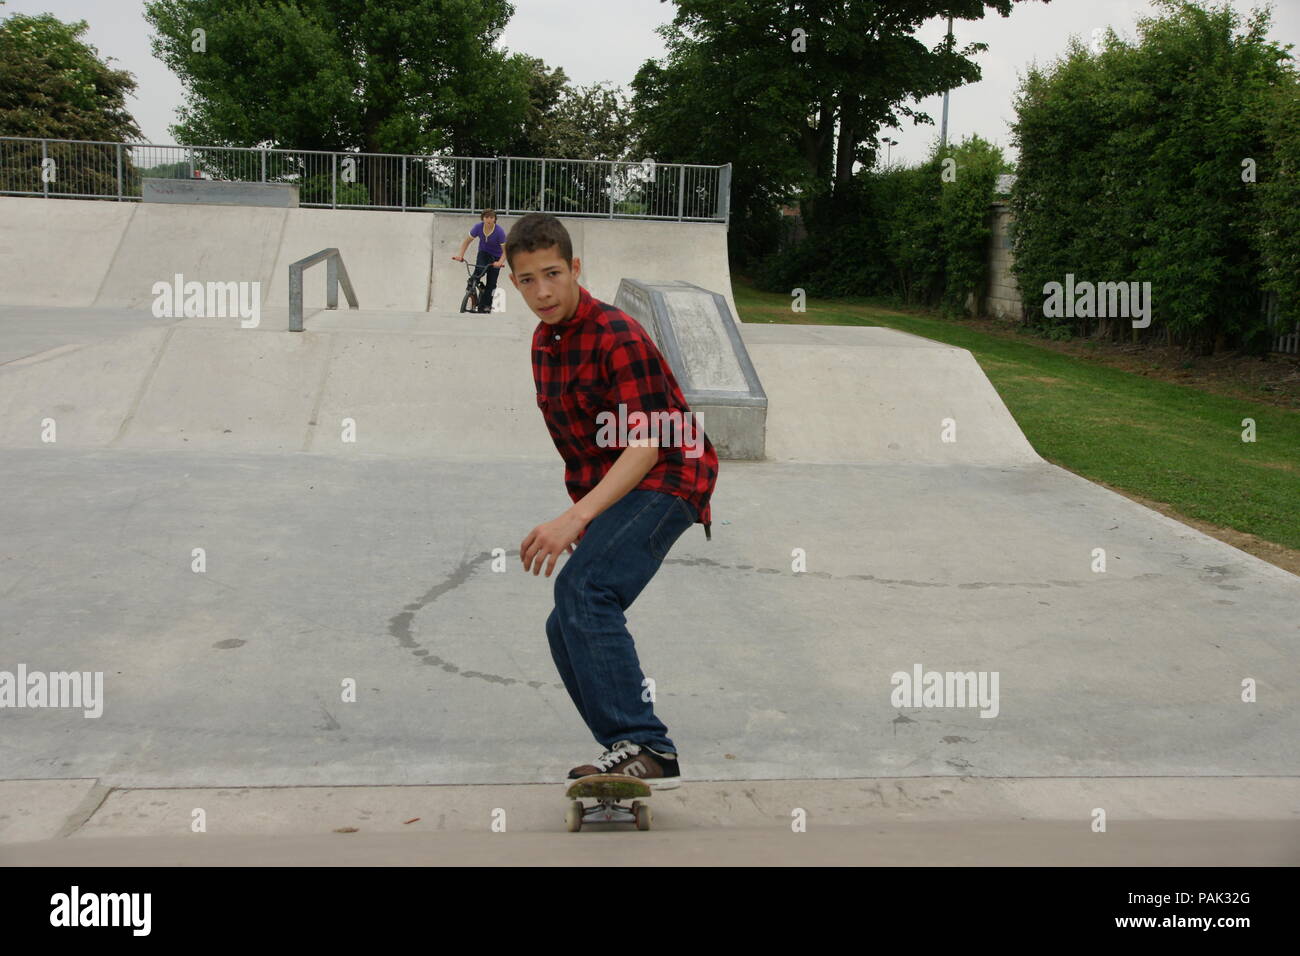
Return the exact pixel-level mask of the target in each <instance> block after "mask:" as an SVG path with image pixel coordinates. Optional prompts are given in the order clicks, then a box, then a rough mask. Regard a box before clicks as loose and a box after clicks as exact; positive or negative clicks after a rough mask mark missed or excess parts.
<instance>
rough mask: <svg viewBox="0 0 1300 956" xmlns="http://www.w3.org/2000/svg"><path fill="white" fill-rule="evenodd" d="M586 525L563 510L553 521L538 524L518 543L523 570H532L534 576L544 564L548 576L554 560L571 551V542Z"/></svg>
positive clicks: (553, 565) (552, 568)
mask: <svg viewBox="0 0 1300 956" xmlns="http://www.w3.org/2000/svg"><path fill="white" fill-rule="evenodd" d="M586 526H587V523H586V522H585V521H583V520H582V519H581V518H579V517H578V516H577V515H574V514H570V513H569V512H565V513H564V514H562V515H560V516H559V517H558V518H556V519H555V520H554V521H548V522H546V524H539V525H538V526H537V527H536V528H534V529H533V530H532V531H530V532H528V537H526V538H524V540H523V543H522V544H520V545H519V559H520V560H521V561H523V563H524V572H525V573H527V572H528V571H532V572H533V576H534V577H536V575H537V573H538V572H539V571H541V570H542V565H543V564H545V565H546V576H547V577H548V578H549V577H550V576H551V572H552V571H553V570H555V562H556V561H558V560H559V559H560V555H561V554H563V553H564V552H566V551H567V552H572V551H573V543H574V542H575V541H577V540H578V538H579V537H580V536H581V535H582V530H583V528H585V527H586ZM548 558H549V559H550V560H549V561H548V560H547V559H548Z"/></svg>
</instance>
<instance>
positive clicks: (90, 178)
mask: <svg viewBox="0 0 1300 956" xmlns="http://www.w3.org/2000/svg"><path fill="white" fill-rule="evenodd" d="M146 176H149V177H159V178H183V179H215V180H224V181H230V182H250V183H289V184H293V185H296V186H298V191H299V205H302V206H312V207H317V208H329V209H384V210H400V211H406V212H419V211H424V212H464V213H471V212H478V211H480V210H482V209H485V208H492V209H495V210H497V211H498V214H500V215H503V216H510V215H515V214H518V213H525V212H549V213H554V214H556V215H561V216H566V215H567V216H587V217H595V216H598V217H601V218H608V219H668V220H676V221H679V222H723V223H726V222H729V221H730V219H731V209H730V192H731V164H730V163H728V164H727V165H725V166H700V165H692V164H683V163H655V162H654V161H653V160H652V159H645V160H642V161H641V162H621V161H613V160H590V159H534V158H528V157H519V156H503V157H495V158H480V157H469V156H416V155H402V154H395V153H356V152H344V151H340V152H325V151H321V150H302V149H297V150H292V149H262V148H256V147H254V148H246V147H235V146H158V145H153V144H147V143H110V142H97V141H91V140H61V139H35V138H26V137H14V136H0V194H2V195H9V196H45V197H48V198H56V197H62V198H66V199H113V200H118V201H123V200H138V199H140V196H141V180H142V179H143V178H144V177H146Z"/></svg>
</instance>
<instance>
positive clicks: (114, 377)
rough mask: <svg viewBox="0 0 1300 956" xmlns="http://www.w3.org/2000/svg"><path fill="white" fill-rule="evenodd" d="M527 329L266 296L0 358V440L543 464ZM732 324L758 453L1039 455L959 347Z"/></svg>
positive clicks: (546, 455)
mask: <svg viewBox="0 0 1300 956" xmlns="http://www.w3.org/2000/svg"><path fill="white" fill-rule="evenodd" d="M169 208H170V207H169ZM95 311H96V310H87V315H89V316H91V317H93V315H94V314H95ZM536 324H537V323H536V319H535V318H534V317H533V316H532V314H531V313H529V314H527V315H521V314H519V313H518V312H508V313H506V314H504V315H503V314H495V315H492V316H490V317H487V316H467V315H460V314H457V313H449V314H430V313H422V312H408V313H402V312H370V311H365V310H361V311H350V310H340V311H337V312H324V311H318V312H316V313H311V314H309V315H308V318H307V321H306V331H304V332H301V333H292V332H288V331H284V329H285V328H286V326H287V315H286V313H285V311H284V310H282V309H274V308H272V309H268V310H267V311H266V312H265V313H264V314H263V316H262V324H261V326H259V327H258V328H255V329H241V328H239V327H238V320H237V319H201V318H194V319H183V320H179V321H174V322H172V323H170V324H167V325H154V326H151V327H147V328H141V329H138V330H136V331H133V332H130V333H128V334H123V335H118V336H116V337H113V338H109V339H107V340H103V341H98V342H93V343H91V344H87V345H85V346H82V347H80V348H69V347H68V346H61V348H62V349H64V350H63V351H60V350H59V349H54V350H51V353H50V354H49V355H48V356H44V357H42V356H39V355H38V356H36V357H34V358H31V359H25V360H21V361H19V362H15V363H12V364H10V365H7V366H0V446H3V447H36V446H39V445H40V444H42V442H41V423H42V422H44V421H45V420H46V419H47V418H49V419H53V420H54V421H55V422H56V426H57V430H58V431H57V434H58V442H59V445H60V446H62V447H71V448H107V447H114V448H139V449H172V450H182V449H203V448H206V449H214V450H244V451H265V452H292V451H312V452H318V453H322V454H331V455H342V456H346V457H351V456H357V455H361V456H365V455H372V454H377V455H399V456H403V457H452V458H460V457H489V458H493V459H533V460H537V459H540V460H546V461H550V460H553V459H555V457H556V455H555V449H554V447H553V446H552V445H551V443H550V440H549V438H548V436H547V435H546V433H545V431H544V430H542V429H539V428H538V427H537V425H538V422H539V420H540V413H539V412H538V410H537V406H536V397H535V395H534V393H533V382H532V371H531V367H530V364H529V348H530V337H531V334H532V330H533V329H534V328H535V326H536ZM740 330H741V334H742V336H743V338H744V341H745V345H746V347H747V349H748V351H749V354H750V357H751V359H752V361H753V365H754V368H755V369H756V371H757V373H758V376H759V378H760V380H761V381H762V383H763V388H764V389H765V391H766V393H767V399H768V403H769V408H768V420H767V457H768V459H769V460H776V461H789V462H796V461H803V462H828V463H830V462H862V463H916V464H986V465H999V464H1024V463H1028V462H1037V461H1039V460H1040V459H1039V458H1038V456H1037V455H1036V454H1035V453H1034V451H1033V449H1032V448H1031V447H1030V446H1029V443H1028V442H1027V441H1026V440H1025V438H1024V436H1023V434H1022V433H1021V432H1020V429H1019V427H1018V426H1017V425H1016V423H1015V420H1014V419H1013V418H1012V417H1011V415H1010V413H1009V412H1008V411H1007V409H1006V406H1005V405H1003V404H1002V401H1001V399H1000V398H999V397H998V394H997V392H996V391H994V389H993V387H992V385H990V384H989V381H988V379H987V378H986V377H985V375H984V373H983V371H981V369H980V368H979V365H978V364H977V363H976V362H975V360H974V359H973V358H972V357H971V355H970V353H969V352H967V351H966V350H964V349H954V348H949V347H947V346H943V345H938V344H936V343H933V342H929V341H928V340H925V339H921V338H918V337H916V336H911V335H907V334H904V333H901V332H895V331H892V330H889V329H876V328H870V329H858V328H820V327H814V326H755V325H741V326H740ZM708 421H709V420H708V418H707V417H706V418H705V420H704V424H705V430H706V432H707V430H708ZM348 422H351V424H352V425H353V426H354V428H355V440H347V436H346V433H345V428H346V427H347V426H348ZM945 428H947V429H948V430H949V431H950V432H951V434H952V435H954V436H955V438H956V440H955V441H952V442H945V441H944V440H943V438H944V433H945Z"/></svg>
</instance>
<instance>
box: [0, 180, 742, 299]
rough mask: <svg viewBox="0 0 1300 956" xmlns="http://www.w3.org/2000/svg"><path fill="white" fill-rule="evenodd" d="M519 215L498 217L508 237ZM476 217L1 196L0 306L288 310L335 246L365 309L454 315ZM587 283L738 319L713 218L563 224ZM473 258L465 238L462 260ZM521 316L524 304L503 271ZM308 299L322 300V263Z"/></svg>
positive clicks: (722, 229)
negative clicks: (643, 285)
mask: <svg viewBox="0 0 1300 956" xmlns="http://www.w3.org/2000/svg"><path fill="white" fill-rule="evenodd" d="M518 218H519V217H518V216H510V217H503V218H501V220H500V221H501V224H502V225H503V226H504V227H505V228H506V229H507V230H509V228H510V227H511V226H512V225H513V224H514V222H515V221H516V220H517V219H518ZM478 221H479V220H478V217H477V216H467V215H455V214H443V213H427V212H406V213H402V212H378V211H370V210H328V209H271V208H262V207H255V206H191V205H168V204H157V203H137V202H121V203H118V202H105V201H96V200H77V199H67V200H64V199H59V200H50V199H37V198H27V197H21V198H20V197H0V274H3V275H4V277H5V280H4V282H3V284H0V305H37V306H44V305H56V306H57V305H62V306H69V307H74V308H76V307H85V306H92V305H93V306H98V307H104V308H148V307H150V306H151V304H152V303H153V300H154V293H153V291H152V289H153V285H154V283H155V282H160V281H161V282H172V281H173V277H174V276H175V275H176V274H178V273H179V274H181V275H183V276H184V277H185V280H186V281H187V282H189V281H197V282H204V283H206V282H260V283H261V293H262V298H261V303H262V306H263V307H281V308H287V307H288V304H289V291H288V270H289V265H290V263H292V262H294V261H296V260H298V259H301V258H304V257H305V256H309V255H311V254H313V253H315V252H319V251H320V250H321V249H325V248H328V247H331V246H333V247H336V248H338V249H339V250H340V252H342V254H343V263H344V265H345V266H346V267H347V270H348V274H349V276H350V277H351V279H352V284H353V287H354V288H355V289H356V292H357V296H358V298H359V300H360V305H361V308H363V309H370V310H373V309H379V310H396V311H416V310H432V311H434V312H448V311H455V310H456V309H458V308H459V306H460V299H461V295H462V294H463V292H464V289H465V278H466V276H465V269H464V267H463V266H462V265H461V264H460V263H458V262H452V261H451V256H452V255H453V254H454V253H455V252H456V251H457V249H458V248H459V246H460V242H461V240H462V239H463V238H465V236H466V235H467V234H468V232H469V230H470V227H471V226H473V225H474V223H476V222H478ZM564 224H565V227H566V228H567V229H568V230H569V234H570V236H571V237H572V239H573V251H574V255H575V256H577V257H578V258H580V259H581V263H582V282H583V285H585V286H586V287H587V288H588V289H589V290H591V292H592V294H593V295H595V296H596V297H597V298H601V299H604V300H606V301H611V302H612V301H613V299H614V295H615V293H616V292H617V290H618V283H619V281H620V280H621V279H622V278H623V277H624V276H628V275H637V276H642V277H645V278H665V279H682V280H686V281H689V282H694V283H697V284H699V285H702V286H704V287H705V288H710V289H714V290H717V291H721V292H723V294H724V295H725V296H726V297H727V301H728V304H729V305H730V306H731V307H732V310H733V312H734V310H735V303H734V302H733V301H732V299H731V277H730V272H729V271H728V267H727V231H726V226H725V225H723V224H721V223H676V222H655V221H639V220H601V219H577V218H568V217H566V218H565V219H564ZM476 249H477V242H475V243H472V244H471V247H470V249H469V250H468V252H467V255H471V256H472V254H473V253H474V251H475V250H476ZM499 285H500V287H501V288H502V289H503V290H505V292H506V295H507V296H508V297H512V298H514V299H515V300H516V301H515V303H514V305H515V307H517V308H521V309H522V303H521V302H519V301H518V298H517V295H516V293H515V291H514V289H513V287H512V286H511V285H510V280H509V279H508V278H507V277H506V276H505V275H502V276H501V277H500V282H499ZM303 291H304V304H305V306H306V307H307V308H320V307H323V306H324V304H325V277H324V270H323V268H320V269H313V270H310V271H308V272H307V274H306V275H305V276H304V288H303Z"/></svg>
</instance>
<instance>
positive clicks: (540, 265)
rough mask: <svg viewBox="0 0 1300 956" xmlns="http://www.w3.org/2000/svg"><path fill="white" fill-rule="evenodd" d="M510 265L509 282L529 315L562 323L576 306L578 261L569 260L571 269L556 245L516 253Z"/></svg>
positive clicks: (580, 267)
mask: <svg viewBox="0 0 1300 956" xmlns="http://www.w3.org/2000/svg"><path fill="white" fill-rule="evenodd" d="M514 259H515V261H514V264H513V265H512V266H511V267H510V268H511V272H510V281H511V282H513V283H514V284H515V288H516V289H518V290H519V294H520V295H522V296H523V297H524V301H525V302H527V303H528V308H530V309H532V310H533V314H534V315H535V316H537V317H538V318H539V319H541V320H542V321H543V322H545V323H546V324H547V325H554V324H555V323H557V322H563V321H564V320H565V319H567V318H569V317H570V316H572V315H573V313H574V312H575V311H576V310H577V308H578V296H579V294H580V290H579V286H578V275H579V274H580V273H581V271H582V262H581V260H579V259H578V257H577V256H574V259H573V269H572V271H570V269H569V266H568V263H566V262H565V261H564V258H563V257H562V256H561V255H560V247H559V246H551V248H549V249H536V250H534V251H532V252H516V253H515V256H514Z"/></svg>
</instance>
